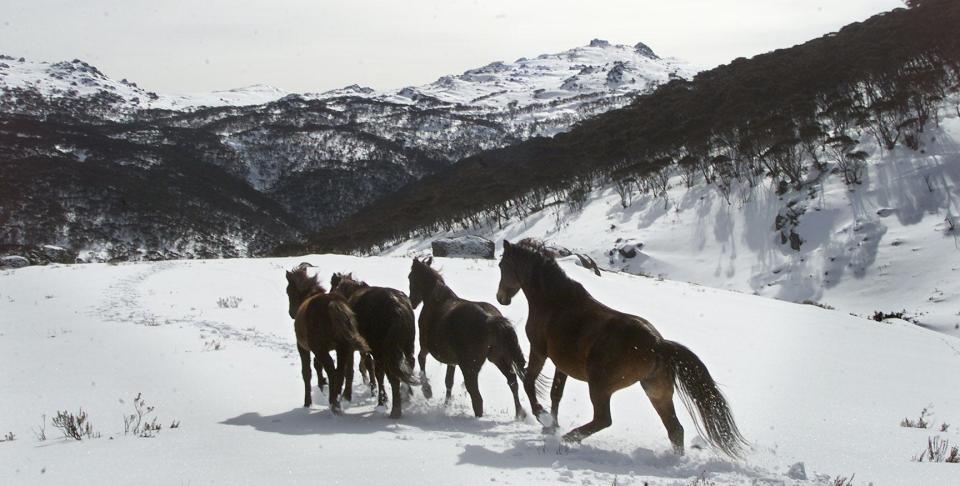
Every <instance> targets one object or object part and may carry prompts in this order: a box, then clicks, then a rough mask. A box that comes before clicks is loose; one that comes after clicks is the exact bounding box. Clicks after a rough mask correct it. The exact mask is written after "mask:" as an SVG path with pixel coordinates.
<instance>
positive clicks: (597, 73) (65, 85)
mask: <svg viewBox="0 0 960 486" xmlns="http://www.w3.org/2000/svg"><path fill="white" fill-rule="evenodd" d="M611 70H617V71H621V77H622V78H623V81H622V82H617V83H610V82H608V73H609V72H610V71H611ZM695 72H696V71H695V70H694V69H693V68H691V67H690V66H689V65H688V64H686V63H684V62H682V61H680V60H677V59H674V58H665V59H661V58H659V57H657V56H656V55H655V54H653V52H652V51H650V49H649V48H648V47H646V46H645V45H643V44H642V43H641V44H638V45H637V46H635V47H634V46H626V45H613V44H610V43H609V42H606V41H599V40H596V39H595V40H594V41H593V42H591V43H590V45H588V46H583V47H577V48H574V49H570V50H568V51H564V52H560V53H557V54H543V55H540V56H538V57H536V58H533V59H526V58H521V59H518V60H517V61H516V62H514V63H503V62H494V63H491V64H489V65H487V66H484V67H480V68H477V69H471V70H468V71H466V72H464V73H463V74H461V75H456V76H444V77H441V78H440V79H438V80H437V81H435V82H433V83H431V84H428V85H424V86H418V87H409V86H408V87H404V88H399V89H392V90H385V91H377V90H373V89H371V88H367V87H361V86H358V85H351V86H346V87H344V88H340V89H335V90H330V91H325V92H322V93H304V94H302V96H303V97H304V98H307V99H331V98H338V97H345V96H357V97H365V98H371V99H376V100H380V101H385V102H390V103H400V104H418V103H426V104H434V103H437V102H439V103H442V104H443V103H445V104H448V105H463V106H464V107H470V108H472V109H474V110H480V111H490V110H492V111H504V110H507V109H508V108H510V107H513V109H516V108H524V107H530V106H532V105H541V104H543V103H550V104H552V106H546V107H541V109H540V110H538V111H539V112H540V114H539V116H540V117H541V118H543V119H554V118H556V117H559V116H562V115H564V114H569V113H571V112H573V111H575V110H576V109H577V108H578V107H579V106H580V105H582V104H583V103H584V102H589V101H596V100H600V99H610V98H616V97H620V96H629V95H632V94H634V93H637V92H646V91H649V90H651V89H652V88H654V87H656V86H657V85H659V84H662V83H664V82H666V81H668V80H669V79H670V77H671V76H677V77H692V76H693V74H694V73H695ZM11 88H24V89H34V90H36V91H37V92H39V93H40V94H41V95H42V96H43V97H44V98H47V99H57V98H71V97H72V98H83V97H90V96H95V95H97V94H98V93H102V92H106V93H110V94H114V95H117V96H119V97H120V99H121V100H122V101H121V102H120V107H121V109H122V110H125V111H133V110H137V109H164V110H193V109H197V108H200V107H219V106H247V105H262V104H266V103H270V102H273V101H277V100H279V99H281V98H283V97H285V96H289V95H291V94H293V93H292V92H290V91H286V90H283V89H281V88H277V87H274V86H268V85H253V86H247V87H243V88H235V89H230V90H223V91H212V92H209V93H191V94H163V93H160V94H158V93H152V92H148V91H146V90H144V89H142V88H140V87H138V86H137V85H136V84H135V83H131V82H128V81H127V80H126V79H124V80H121V81H116V80H114V79H112V78H109V77H108V76H106V75H105V74H103V73H102V72H100V71H99V70H98V69H97V68H96V67H94V66H91V65H89V64H87V63H85V62H83V61H80V60H76V59H75V60H73V61H64V62H58V63H53V64H51V63H48V62H42V61H32V60H28V59H24V60H23V61H21V60H20V59H17V58H11V57H9V56H4V57H2V58H0V92H3V91H7V90H9V89H11ZM626 101H627V100H624V101H621V102H619V103H617V105H618V106H619V105H623V104H625V103H626ZM609 108H610V106H607V107H606V108H605V109H609ZM526 116H528V117H529V116H533V115H530V114H526Z"/></svg>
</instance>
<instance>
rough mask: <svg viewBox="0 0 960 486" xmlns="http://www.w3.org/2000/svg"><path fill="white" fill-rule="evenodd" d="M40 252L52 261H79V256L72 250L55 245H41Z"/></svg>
mask: <svg viewBox="0 0 960 486" xmlns="http://www.w3.org/2000/svg"><path fill="white" fill-rule="evenodd" d="M40 253H42V254H43V256H44V258H45V259H46V260H47V261H48V262H50V263H75V262H76V261H77V256H76V255H74V254H72V253H71V252H70V250H67V249H66V248H62V247H59V246H54V245H42V246H41V247H40Z"/></svg>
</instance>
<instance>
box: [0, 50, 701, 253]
mask: <svg viewBox="0 0 960 486" xmlns="http://www.w3.org/2000/svg"><path fill="white" fill-rule="evenodd" d="M691 75H692V70H690V69H689V68H687V67H686V66H685V65H684V64H683V63H682V62H680V61H677V60H674V59H661V58H659V57H657V56H656V55H655V54H653V52H652V51H651V50H650V49H649V48H647V47H646V46H645V45H643V44H638V45H637V46H622V45H611V44H609V43H607V42H604V41H599V40H595V41H593V42H591V43H590V45H588V46H584V47H578V48H575V49H571V50H569V51H565V52H561V53H559V54H548V55H541V56H538V57H536V58H533V59H520V60H518V61H516V62H514V63H512V64H506V63H493V64H490V65H488V66H485V67H482V68H478V69H472V70H469V71H466V72H464V73H463V74H460V75H451V76H445V77H443V78H441V79H440V80H438V81H436V82H434V83H432V84H429V85H425V86H420V87H406V88H400V89H396V90H390V91H384V92H377V91H374V90H371V89H369V88H361V87H359V86H348V87H345V88H342V89H339V90H334V91H328V92H325V93H313V94H311V93H307V94H292V93H288V92H286V91H283V90H280V89H277V88H273V87H269V86H252V87H248V88H241V89H236V90H229V91H217V92H213V93H206V94H198V95H168V94H158V93H154V92H150V91H147V90H145V89H143V88H141V87H139V86H137V85H136V84H135V83H133V82H130V81H127V80H126V79H123V80H120V81H116V80H114V79H111V78H110V77H108V76H106V75H105V74H103V73H102V72H101V71H100V70H98V69H97V68H96V67H93V66H91V65H89V64H87V63H84V62H82V61H79V60H74V61H69V62H59V63H53V64H50V63H45V62H35V61H30V60H26V59H23V58H13V57H10V56H3V57H2V58H0V137H3V140H4V144H3V145H2V146H0V154H2V155H3V156H4V157H5V158H6V159H5V160H7V161H9V162H8V165H7V166H6V167H5V170H4V171H3V172H2V173H0V174H3V179H6V180H5V181H4V180H0V183H3V182H7V183H9V185H10V186H11V187H12V189H11V190H10V191H9V193H8V196H7V197H8V198H9V199H11V201H10V203H9V204H5V205H4V207H0V221H4V220H5V221H9V222H10V224H9V225H8V226H11V227H14V228H16V229H14V230H8V231H5V232H3V233H2V234H0V245H3V244H7V245H9V244H13V245H25V244H47V243H50V244H57V245H60V246H65V247H68V248H73V249H75V250H77V251H83V250H89V253H88V254H91V255H103V254H104V251H102V250H103V249H104V247H114V246H116V243H121V242H122V244H121V245H120V246H121V247H122V248H124V250H123V251H121V252H120V254H115V252H107V253H110V255H111V257H110V258H117V257H120V255H121V254H129V256H130V257H131V258H142V257H143V256H144V255H145V254H147V253H149V252H156V251H159V253H160V254H170V255H180V256H185V255H188V254H194V252H187V251H185V250H184V249H183V248H180V249H176V250H173V249H172V248H170V245H171V244H170V243H169V241H171V240H182V238H181V237H180V236H177V235H181V234H182V233H183V229H182V228H179V229H169V230H164V229H162V228H160V227H156V226H155V225H154V223H156V221H157V220H158V218H155V217H149V218H147V217H142V216H143V215H142V214H141V213H140V212H139V211H141V210H140V209H137V210H131V209H130V208H131V206H130V205H129V204H127V203H129V201H130V200H131V199H141V198H142V197H143V195H144V191H143V190H141V189H133V187H134V186H138V185H139V183H135V182H134V181H135V180H136V179H137V178H138V177H145V176H133V175H132V174H125V175H122V176H118V177H115V179H116V180H117V181H119V182H117V185H118V187H117V190H116V191H115V192H114V193H113V194H114V195H116V196H117V197H115V198H106V200H107V201H110V202H109V204H103V202H104V201H103V200H101V199H96V201H98V204H100V207H98V209H97V210H96V211H95V214H98V215H100V216H99V217H102V218H107V219H113V220H118V221H121V220H122V221H125V222H126V223H125V224H124V225H123V229H122V230H120V229H116V230H110V231H106V232H101V231H98V232H97V235H96V236H93V235H90V234H89V232H90V231H91V227H93V226H95V225H94V224H93V223H92V222H91V221H88V220H86V219H85V218H84V215H85V214H88V213H87V212H86V211H77V210H76V208H75V207H73V203H71V202H70V201H85V202H86V201H88V195H89V194H93V193H95V192H96V190H97V188H96V187H85V186H84V187H78V186H76V183H74V184H71V185H64V184H62V183H55V182H54V181H55V180H63V179H64V178H66V179H68V180H71V181H78V180H86V178H83V177H77V176H76V174H77V173H78V172H84V171H86V172H90V171H89V170H85V167H86V168H89V167H92V166H96V167H98V170H101V171H102V173H103V174H107V173H109V172H110V171H111V170H118V171H121V170H122V171H128V172H129V171H130V170H132V169H133V168H138V169H141V170H149V171H151V172H153V173H156V174H160V173H165V172H171V171H173V172H177V171H180V169H179V168H178V167H180V165H179V164H182V163H187V164H189V163H194V164H201V165H208V166H210V170H211V171H214V172H219V175H217V176H216V177H217V178H219V179H221V180H222V179H223V178H224V177H232V178H234V179H236V181H231V182H230V183H229V184H226V185H225V186H228V187H235V188H237V189H236V190H240V189H239V188H240V186H241V185H246V186H247V188H248V189H250V191H247V192H258V193H260V194H261V195H262V196H263V198H262V199H266V200H269V201H270V202H272V203H275V204H276V205H279V206H280V207H281V208H282V210H281V211H283V212H285V213H286V214H282V215H280V216H278V215H277V212H276V209H277V208H266V207H264V206H263V204H262V203H251V200H250V197H251V196H250V194H243V195H239V194H238V195H236V196H235V197H233V198H230V197H227V200H230V199H234V200H236V201H241V200H242V201H244V203H243V204H238V205H233V204H228V203H226V202H224V201H222V200H221V201H220V202H217V203H215V205H216V206H218V207H220V208H223V209H224V210H226V211H227V212H228V213H230V214H231V216H229V217H226V218H225V220H230V221H234V222H236V221H245V222H246V223H238V225H235V224H234V223H230V224H229V225H228V226H229V227H230V230H229V231H226V230H225V228H219V229H216V228H210V224H209V222H205V223H204V224H202V225H201V224H199V223H198V222H197V220H196V218H195V217H193V216H191V217H187V218H182V220H183V225H185V227H190V228H193V229H191V230H189V231H188V233H190V234H195V233H196V231H206V230H200V229H199V228H200V227H204V228H209V230H208V231H209V234H207V235H206V237H204V238H201V239H202V240H207V241H211V242H212V241H217V242H220V243H218V244H221V243H223V242H225V241H235V242H236V243H228V245H229V246H231V248H230V249H227V250H226V251H223V250H224V249H223V248H214V249H210V251H206V250H205V251H202V253H203V254H208V255H211V254H227V255H235V254H238V253H239V254H250V252H251V251H252V250H250V249H251V248H260V249H261V250H262V249H263V248H265V247H268V246H269V245H272V244H276V243H277V239H278V238H281V239H287V238H291V236H295V235H298V234H301V233H302V232H313V231H317V230H318V229H320V228H323V227H325V226H329V225H331V224H334V223H336V222H338V221H340V220H342V219H343V218H344V217H346V216H348V215H350V214H352V213H354V212H356V211H357V210H358V209H360V208H362V207H364V206H365V205H367V204H369V203H370V202H372V201H375V200H376V199H378V198H381V197H383V196H385V195H387V194H390V193H392V192H394V191H396V190H398V189H399V188H401V187H403V186H404V185H405V184H407V183H409V182H411V181H415V180H417V179H419V178H422V177H424V176H426V175H429V174H432V173H434V172H436V171H437V170H439V169H441V168H444V167H446V166H448V165H450V164H452V163H454V162H456V161H457V160H459V159H461V158H463V157H466V156H469V155H472V154H476V153H478V152H481V151H484V150H490V149H495V148H499V147H503V146H506V145H511V144H514V143H517V142H520V141H523V140H525V139H527V138H530V137H533V136H538V135H553V134H556V133H558V132H563V131H566V130H568V129H570V128H571V127H572V126H573V125H574V124H576V123H577V122H579V121H581V120H583V119H585V118H587V117H590V116H593V115H595V114H598V113H602V112H605V111H608V110H611V109H615V108H619V107H621V106H623V105H625V104H626V103H629V102H630V101H631V100H633V99H634V97H636V96H638V95H640V94H643V93H647V92H649V91H651V90H653V89H654V88H655V87H656V86H658V85H660V84H662V83H664V82H667V81H668V80H670V79H671V78H674V77H678V76H691ZM31 158H40V159H42V160H43V163H34V162H26V160H28V159H31ZM174 159H177V160H178V161H177V162H173V160H174ZM184 159H186V160H184ZM84 164H85V165H84ZM41 166H42V167H44V171H42V172H38V171H37V169H38V167H41ZM121 168H122V169H121ZM224 173H225V174H224ZM68 174H69V175H68ZM181 175H182V174H181ZM181 175H177V176H174V175H171V176H170V178H172V179H181V180H185V179H183V178H182V177H181ZM152 177H157V176H152ZM46 178H50V180H47V179H46ZM190 180H193V179H190ZM95 184H99V183H95ZM150 189H151V190H150V191H148V193H151V194H152V196H151V197H150V198H149V199H151V200H160V199H164V200H167V199H171V198H172V199H177V198H178V197H182V193H183V192H184V191H181V190H179V189H178V188H176V187H173V188H171V189H169V190H170V191H173V192H174V193H177V194H180V195H181V196H171V195H167V196H161V195H160V193H161V192H163V191H165V190H167V189H165V188H163V187H159V186H152V187H151V188H150ZM50 190H53V191H55V192H56V193H57V194H58V195H59V196H60V197H59V201H60V202H59V203H58V206H59V207H54V208H50V207H47V206H49V204H47V203H43V204H41V203H40V202H38V201H39V200H36V199H33V197H34V196H35V194H34V192H33V191H41V192H42V191H50ZM187 192H191V193H192V194H193V196H192V197H195V198H199V199H195V200H193V202H192V203H191V204H189V205H188V206H189V207H202V206H204V205H211V204H214V203H212V202H210V201H202V199H203V195H202V191H199V192H195V191H187ZM128 193H129V194H135V195H134V196H133V197H124V195H125V194H128ZM81 194H84V195H81ZM30 201H33V202H30ZM124 201H126V202H124ZM14 208H16V209H14ZM88 209H89V208H88ZM251 210H253V212H258V213H259V214H260V216H256V217H255V219H259V218H260V217H261V216H262V215H264V214H270V216H268V218H270V219H271V220H272V221H273V222H274V223H278V222H282V225H283V229H282V230H279V231H278V230H277V229H276V228H275V227H274V228H273V229H271V230H267V229H266V228H265V227H263V226H259V227H258V226H256V225H253V226H251V225H250V224H248V223H249V222H250V221H251V219H250V218H251V217H253V216H251V215H250V212H251ZM121 213H122V216H121ZM240 213H243V214H246V215H245V216H239V215H238V214H240ZM111 215H112V216H111ZM224 215H226V213H224ZM160 219H161V220H165V219H166V218H165V217H164V218H160ZM138 221H143V224H144V225H146V226H150V230H149V231H148V233H150V234H154V233H158V232H159V233H160V234H161V235H165V236H163V237H162V238H160V241H156V239H155V238H153V237H148V236H146V234H144V233H143V232H141V231H138V230H137V229H136V225H137V222H138ZM291 222H293V223H291ZM164 224H166V223H164ZM194 226H196V227H195V228H194ZM214 226H215V227H216V226H219V225H218V224H215V225H214ZM38 228H44V230H42V231H41V230H38ZM143 231H146V229H144V230H143ZM225 231H226V232H228V233H229V234H230V235H231V236H230V237H229V238H221V237H216V236H215V235H217V234H223V233H224V232H225ZM251 234H257V235H260V236H258V238H260V239H261V240H263V239H264V238H266V240H265V241H256V242H251V241H248V239H249V238H250V237H251V236H250V235H251ZM269 235H273V236H272V237H269ZM111 239H115V240H119V241H111ZM150 241H153V243H149V242H150ZM78 246H82V248H78ZM97 246H100V248H95V247H97ZM180 246H182V245H180ZM131 249H132V250H133V251H128V250H131ZM168 250H169V251H168Z"/></svg>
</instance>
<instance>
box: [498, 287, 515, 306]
mask: <svg viewBox="0 0 960 486" xmlns="http://www.w3.org/2000/svg"><path fill="white" fill-rule="evenodd" d="M512 300H513V296H512V295H510V294H508V293H507V292H504V290H503V289H497V302H499V303H500V305H510V302H511V301H512Z"/></svg>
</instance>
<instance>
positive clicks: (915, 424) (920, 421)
mask: <svg viewBox="0 0 960 486" xmlns="http://www.w3.org/2000/svg"><path fill="white" fill-rule="evenodd" d="M929 417H930V412H929V411H927V409H926V408H924V409H923V410H921V411H920V417H919V418H917V420H910V419H908V418H904V419H903V420H901V421H900V426H901V427H911V428H914V429H925V428H927V427H929V426H930V422H927V420H926V419H927V418H929Z"/></svg>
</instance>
